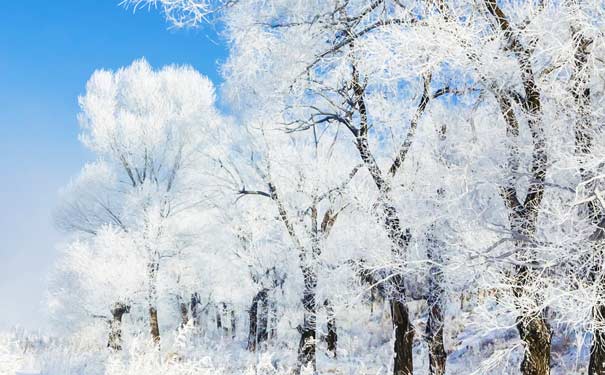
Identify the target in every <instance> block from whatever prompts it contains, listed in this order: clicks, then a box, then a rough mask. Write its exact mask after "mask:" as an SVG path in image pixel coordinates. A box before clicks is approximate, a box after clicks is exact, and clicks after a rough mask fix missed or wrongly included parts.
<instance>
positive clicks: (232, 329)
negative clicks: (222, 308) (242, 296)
mask: <svg viewBox="0 0 605 375" xmlns="http://www.w3.org/2000/svg"><path fill="white" fill-rule="evenodd" d="M236 323H237V322H236V319H235V310H234V309H231V338H232V339H234V338H235V328H236Z"/></svg>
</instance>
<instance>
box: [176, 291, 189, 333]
mask: <svg viewBox="0 0 605 375" xmlns="http://www.w3.org/2000/svg"><path fill="white" fill-rule="evenodd" d="M177 303H178V305H179V311H180V313H181V325H180V326H181V328H183V327H185V326H186V325H187V323H189V311H188V310H187V304H186V303H185V301H183V299H182V298H181V297H180V296H177Z"/></svg>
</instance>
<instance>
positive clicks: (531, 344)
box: [517, 316, 551, 375]
mask: <svg viewBox="0 0 605 375" xmlns="http://www.w3.org/2000/svg"><path fill="white" fill-rule="evenodd" d="M523 318H526V317H520V318H519V319H523ZM517 330H518V331H519V336H520V337H521V340H523V342H524V343H525V356H524V357H523V361H522V362H521V373H522V374H524V375H547V374H550V339H551V334H550V329H549V327H548V325H547V324H546V320H545V319H544V318H543V317H541V316H535V317H533V319H530V320H519V321H518V322H517Z"/></svg>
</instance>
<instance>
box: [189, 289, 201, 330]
mask: <svg viewBox="0 0 605 375" xmlns="http://www.w3.org/2000/svg"><path fill="white" fill-rule="evenodd" d="M200 303H201V300H200V295H199V294H198V293H193V294H191V306H190V309H191V320H192V321H193V325H194V326H197V325H199V323H200V322H199V318H200V313H199V307H200Z"/></svg>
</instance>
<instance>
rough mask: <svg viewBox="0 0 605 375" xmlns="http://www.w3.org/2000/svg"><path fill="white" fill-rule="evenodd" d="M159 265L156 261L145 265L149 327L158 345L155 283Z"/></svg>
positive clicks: (158, 330) (158, 325)
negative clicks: (147, 281)
mask: <svg viewBox="0 0 605 375" xmlns="http://www.w3.org/2000/svg"><path fill="white" fill-rule="evenodd" d="M159 266H160V265H159V263H158V262H151V263H149V264H148V265H147V271H148V276H149V296H148V303H149V328H150V333H151V338H152V340H153V342H154V343H156V344H158V345H159V343H160V324H159V322H158V310H157V301H158V293H157V285H156V284H157V276H158V269H159Z"/></svg>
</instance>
